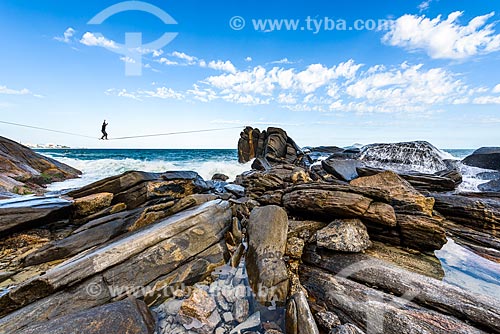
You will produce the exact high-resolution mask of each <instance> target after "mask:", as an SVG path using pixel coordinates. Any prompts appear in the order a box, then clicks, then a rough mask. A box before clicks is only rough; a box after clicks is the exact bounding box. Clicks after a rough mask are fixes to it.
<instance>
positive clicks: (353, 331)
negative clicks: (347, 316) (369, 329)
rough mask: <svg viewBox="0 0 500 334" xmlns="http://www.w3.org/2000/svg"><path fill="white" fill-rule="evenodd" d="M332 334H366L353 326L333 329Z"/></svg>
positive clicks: (347, 325)
mask: <svg viewBox="0 0 500 334" xmlns="http://www.w3.org/2000/svg"><path fill="white" fill-rule="evenodd" d="M330 334H365V332H363V331H362V330H361V329H359V327H358V326H356V325H353V324H345V325H340V326H337V327H335V328H333V329H332V330H331V331H330Z"/></svg>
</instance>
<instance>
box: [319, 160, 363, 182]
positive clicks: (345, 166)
mask: <svg viewBox="0 0 500 334" xmlns="http://www.w3.org/2000/svg"><path fill="white" fill-rule="evenodd" d="M321 166H322V167H323V169H324V170H325V171H327V172H328V173H330V174H332V175H333V176H335V177H336V178H338V179H340V180H344V181H351V180H354V179H355V178H357V177H358V176H359V175H358V172H357V168H360V167H363V166H364V163H363V162H361V161H359V160H354V159H326V160H323V161H321Z"/></svg>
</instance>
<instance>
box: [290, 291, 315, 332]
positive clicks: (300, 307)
mask: <svg viewBox="0 0 500 334" xmlns="http://www.w3.org/2000/svg"><path fill="white" fill-rule="evenodd" d="M286 333H287V334H319V330H318V326H317V325H316V321H315V320H314V317H313V315H312V312H311V310H310V309H309V304H308V302H307V298H306V295H305V294H304V292H303V291H302V290H300V291H298V292H297V293H295V294H294V295H292V296H291V298H290V300H289V301H288V304H287V308H286Z"/></svg>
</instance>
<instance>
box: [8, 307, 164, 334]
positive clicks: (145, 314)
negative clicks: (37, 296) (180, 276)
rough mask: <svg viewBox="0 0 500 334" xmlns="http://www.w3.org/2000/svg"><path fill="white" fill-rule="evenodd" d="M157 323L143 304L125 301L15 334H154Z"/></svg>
mask: <svg viewBox="0 0 500 334" xmlns="http://www.w3.org/2000/svg"><path fill="white" fill-rule="evenodd" d="M154 330H155V320H154V318H153V315H152V314H151V311H149V309H148V308H147V306H146V304H144V302H143V301H140V300H136V299H126V300H123V301H119V302H116V303H111V304H107V305H104V306H100V307H96V308H92V309H89V310H86V311H83V312H78V313H75V314H70V315H67V316H64V317H60V318H56V319H54V320H50V321H48V322H45V323H42V324H38V325H34V326H30V327H28V328H25V329H22V330H20V331H17V332H16V334H41V333H51V334H110V333H120V334H152V333H153V332H154Z"/></svg>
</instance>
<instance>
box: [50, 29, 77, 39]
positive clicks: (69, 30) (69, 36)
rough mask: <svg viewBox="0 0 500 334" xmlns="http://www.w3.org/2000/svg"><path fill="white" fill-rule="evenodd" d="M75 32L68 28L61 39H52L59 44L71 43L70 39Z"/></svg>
mask: <svg viewBox="0 0 500 334" xmlns="http://www.w3.org/2000/svg"><path fill="white" fill-rule="evenodd" d="M75 32H76V30H75V29H73V28H71V27H68V29H66V30H65V31H64V33H63V36H62V37H59V36H56V37H54V39H55V40H56V41H59V42H63V43H70V42H71V38H72V37H73V36H74V35H75Z"/></svg>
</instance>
